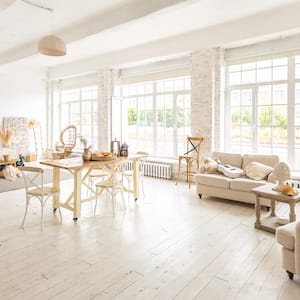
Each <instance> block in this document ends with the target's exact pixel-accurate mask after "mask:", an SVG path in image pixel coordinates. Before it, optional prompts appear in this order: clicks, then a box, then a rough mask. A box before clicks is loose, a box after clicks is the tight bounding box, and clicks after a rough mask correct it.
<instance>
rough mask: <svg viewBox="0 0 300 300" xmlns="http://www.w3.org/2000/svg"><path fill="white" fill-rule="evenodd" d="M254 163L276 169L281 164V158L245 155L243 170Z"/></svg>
mask: <svg viewBox="0 0 300 300" xmlns="http://www.w3.org/2000/svg"><path fill="white" fill-rule="evenodd" d="M254 161H255V162H259V163H262V164H264V165H267V166H270V167H272V168H274V167H275V166H276V165H277V164H278V163H279V157H278V156H277V155H259V154H251V155H250V154H245V155H244V156H243V164H242V169H245V167H246V166H247V165H249V164H250V163H252V162H254Z"/></svg>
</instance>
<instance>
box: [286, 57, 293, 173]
mask: <svg viewBox="0 0 300 300" xmlns="http://www.w3.org/2000/svg"><path fill="white" fill-rule="evenodd" d="M287 113H288V160H289V161H288V163H289V164H290V165H291V166H294V165H295V57H294V56H293V57H289V60H288V112H287ZM292 168H293V167H292Z"/></svg>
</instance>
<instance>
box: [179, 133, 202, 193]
mask: <svg viewBox="0 0 300 300" xmlns="http://www.w3.org/2000/svg"><path fill="white" fill-rule="evenodd" d="M202 141H203V137H193V136H189V137H187V151H186V153H184V155H180V156H179V157H178V174H177V179H176V185H177V184H178V179H179V177H180V175H186V180H187V182H188V184H189V188H190V187H191V176H193V175H195V174H197V172H198V171H199V167H200V146H201V143H202ZM182 160H184V161H185V162H186V170H185V171H181V161H182ZM194 162H196V165H197V168H196V170H195V171H193V169H192V167H193V164H194Z"/></svg>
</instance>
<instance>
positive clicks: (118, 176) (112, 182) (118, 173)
mask: <svg viewBox="0 0 300 300" xmlns="http://www.w3.org/2000/svg"><path fill="white" fill-rule="evenodd" d="M95 187H96V201H95V208H94V213H95V214H96V209H97V204H98V197H100V196H101V194H102V193H103V192H104V191H105V192H106V203H107V201H108V198H109V197H110V200H111V202H112V209H113V216H115V207H116V195H117V193H119V194H121V199H122V204H123V208H124V210H126V205H125V201H124V185H123V164H122V163H121V164H114V165H112V166H111V169H110V176H109V178H108V179H106V180H103V181H100V182H97V183H96V184H95Z"/></svg>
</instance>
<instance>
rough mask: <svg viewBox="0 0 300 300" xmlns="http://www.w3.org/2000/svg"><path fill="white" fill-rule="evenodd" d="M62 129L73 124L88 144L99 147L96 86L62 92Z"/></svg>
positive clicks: (95, 147)
mask: <svg viewBox="0 0 300 300" xmlns="http://www.w3.org/2000/svg"><path fill="white" fill-rule="evenodd" d="M60 123H61V129H63V128H64V127H66V126H68V125H70V124H73V125H76V127H77V132H78V133H79V134H80V135H82V136H83V137H84V138H86V139H87V141H88V145H92V146H93V148H94V149H97V148H98V89H97V87H96V86H91V87H84V88H78V89H72V90H63V91H62V92H61V94H60Z"/></svg>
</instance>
